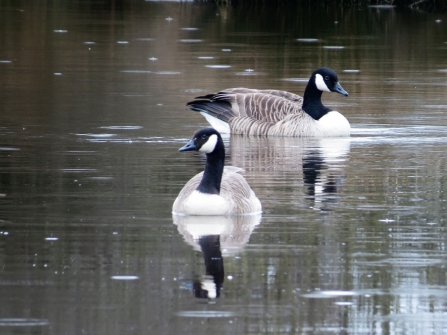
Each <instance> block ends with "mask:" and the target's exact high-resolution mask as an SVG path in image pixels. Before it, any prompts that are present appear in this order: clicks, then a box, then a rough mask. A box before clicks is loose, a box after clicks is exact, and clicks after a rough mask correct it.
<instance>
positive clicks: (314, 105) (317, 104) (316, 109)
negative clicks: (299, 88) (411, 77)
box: [303, 77, 331, 120]
mask: <svg viewBox="0 0 447 335" xmlns="http://www.w3.org/2000/svg"><path fill="white" fill-rule="evenodd" d="M322 94H323V92H322V91H320V90H319V89H318V88H317V87H316V86H315V77H311V78H310V79H309V84H307V87H306V90H305V91H304V97H303V110H304V111H305V112H306V113H307V114H309V115H310V116H311V117H312V118H314V119H315V120H319V119H321V118H322V117H323V116H325V115H326V114H327V113H329V112H330V111H331V109H330V108H327V107H326V106H324V105H323V103H322V102H321V95H322Z"/></svg>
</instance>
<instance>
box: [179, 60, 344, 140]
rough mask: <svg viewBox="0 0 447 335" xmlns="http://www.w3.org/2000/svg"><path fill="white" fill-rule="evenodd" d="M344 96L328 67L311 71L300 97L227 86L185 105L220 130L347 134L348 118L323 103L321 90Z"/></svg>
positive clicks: (270, 134) (304, 135)
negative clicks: (302, 95)
mask: <svg viewBox="0 0 447 335" xmlns="http://www.w3.org/2000/svg"><path fill="white" fill-rule="evenodd" d="M324 91H325V92H336V93H339V94H342V95H344V96H348V92H346V91H345V90H344V89H343V88H342V87H341V85H340V84H339V83H338V77H337V74H336V73H335V72H334V71H333V70H331V69H328V68H324V67H322V68H319V69H318V70H316V71H315V72H314V73H312V75H311V77H310V79H309V82H308V84H307V87H306V90H305V91H304V97H303V98H302V97H300V96H299V95H296V94H293V93H290V92H286V91H278V90H256V89H248V88H229V89H226V90H223V91H221V92H218V93H215V94H208V95H205V96H200V97H197V98H196V99H195V100H193V101H190V102H188V103H187V104H186V105H187V106H189V108H190V109H192V110H193V111H196V112H200V113H201V114H202V115H203V116H204V117H205V118H206V119H207V121H208V122H209V123H210V124H211V126H213V127H214V128H215V129H216V130H218V131H219V132H221V133H233V134H245V135H267V136H294V137H337V136H349V135H350V125H349V122H348V120H346V118H345V117H344V116H343V115H342V114H340V113H339V112H336V111H333V110H331V109H330V108H327V107H326V106H324V105H323V104H322V102H321V94H322V93H323V92H324Z"/></svg>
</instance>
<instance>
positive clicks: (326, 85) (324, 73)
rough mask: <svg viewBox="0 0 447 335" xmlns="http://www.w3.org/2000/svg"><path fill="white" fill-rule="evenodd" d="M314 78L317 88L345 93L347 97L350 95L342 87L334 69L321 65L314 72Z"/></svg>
mask: <svg viewBox="0 0 447 335" xmlns="http://www.w3.org/2000/svg"><path fill="white" fill-rule="evenodd" d="M312 79H313V80H314V82H315V86H316V87H317V89H319V90H320V91H322V92H335V93H339V94H341V95H344V96H345V97H347V96H348V92H346V91H345V90H344V89H343V87H341V85H340V83H339V82H338V77H337V74H336V73H335V71H334V70H332V69H329V68H327V67H321V68H319V69H318V70H316V71H315V72H314V73H313V74H312V77H311V80H312Z"/></svg>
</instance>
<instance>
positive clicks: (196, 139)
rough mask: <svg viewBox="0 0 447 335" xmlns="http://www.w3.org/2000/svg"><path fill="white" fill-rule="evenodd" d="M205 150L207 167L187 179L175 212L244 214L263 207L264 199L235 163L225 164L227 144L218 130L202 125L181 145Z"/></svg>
mask: <svg viewBox="0 0 447 335" xmlns="http://www.w3.org/2000/svg"><path fill="white" fill-rule="evenodd" d="M179 151H180V152H183V151H199V152H202V153H205V154H206V166H205V171H204V172H202V173H199V174H197V175H195V176H194V177H193V178H192V179H191V180H190V181H188V182H187V183H186V185H185V186H184V187H183V189H182V190H181V191H180V193H179V195H178V197H177V199H175V202H174V205H173V207H172V212H173V213H174V214H183V215H241V214H256V213H260V212H261V211H262V206H261V202H260V201H259V199H258V198H257V197H256V195H255V193H254V192H253V191H252V189H251V188H250V185H248V183H247V181H246V180H245V179H244V177H242V176H241V175H240V174H238V172H240V171H241V170H242V169H239V168H237V167H233V166H227V167H225V168H224V161H225V147H224V143H223V141H222V137H221V136H220V134H219V132H217V131H216V130H215V129H213V128H202V129H199V130H198V131H197V132H196V133H195V134H194V136H193V138H192V139H191V140H190V141H189V142H188V143H187V144H186V145H185V146H183V147H182V148H180V149H179Z"/></svg>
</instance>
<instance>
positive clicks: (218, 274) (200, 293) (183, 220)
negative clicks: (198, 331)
mask: <svg viewBox="0 0 447 335" xmlns="http://www.w3.org/2000/svg"><path fill="white" fill-rule="evenodd" d="M173 220H174V224H175V225H177V229H178V231H179V232H180V234H182V235H183V238H184V240H185V242H186V243H188V244H189V245H191V246H192V247H193V248H194V249H195V250H197V251H200V252H201V253H202V255H203V258H204V261H205V274H203V275H201V276H200V278H197V279H195V280H194V282H193V285H192V289H193V294H194V296H195V297H196V298H206V299H215V298H219V296H220V291H221V289H222V286H223V283H224V277H225V270H224V256H231V255H233V254H236V253H238V252H241V251H242V250H243V249H244V247H245V245H246V244H247V243H248V240H249V238H250V235H251V233H252V232H253V230H254V228H255V227H256V226H257V225H258V224H259V223H260V222H261V215H260V214H258V215H245V216H232V217H224V216H179V215H173Z"/></svg>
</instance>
